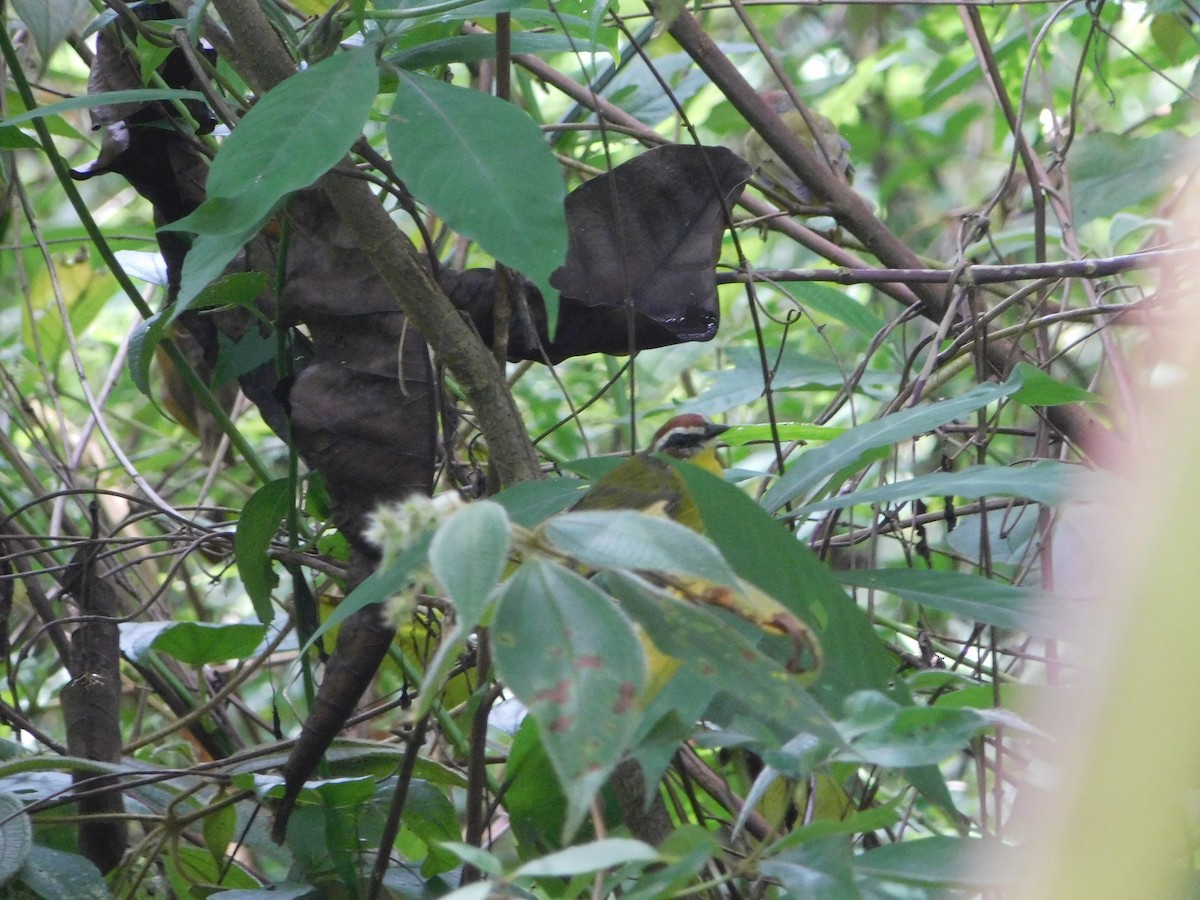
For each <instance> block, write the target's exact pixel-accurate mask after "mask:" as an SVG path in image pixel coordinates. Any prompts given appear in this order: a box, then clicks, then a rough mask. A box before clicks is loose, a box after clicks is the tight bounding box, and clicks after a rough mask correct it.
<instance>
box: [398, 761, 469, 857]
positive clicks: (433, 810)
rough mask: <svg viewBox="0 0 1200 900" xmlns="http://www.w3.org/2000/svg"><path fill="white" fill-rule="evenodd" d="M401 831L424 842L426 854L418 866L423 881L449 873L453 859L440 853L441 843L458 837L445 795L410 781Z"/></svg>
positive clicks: (427, 784) (444, 851)
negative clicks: (405, 831) (407, 831)
mask: <svg viewBox="0 0 1200 900" xmlns="http://www.w3.org/2000/svg"><path fill="white" fill-rule="evenodd" d="M404 827H406V828H408V829H409V830H410V831H412V833H413V834H415V835H416V836H417V837H418V838H420V839H421V840H422V841H424V842H425V846H426V847H427V848H428V850H429V853H428V855H427V856H426V858H425V862H424V864H423V865H422V866H421V874H422V875H424V876H425V877H426V878H431V877H433V876H434V875H440V874H441V873H443V872H449V871H450V870H451V869H453V868H454V866H455V865H456V860H457V857H455V856H454V854H452V853H450V852H449V851H447V850H444V849H442V843H443V842H444V841H448V840H454V839H455V838H457V837H459V836H460V835H461V833H462V832H461V829H460V828H459V824H458V814H457V812H455V809H454V804H453V803H451V802H450V798H449V797H447V796H446V794H445V792H443V791H440V790H438V789H437V788H436V787H435V786H434V785H432V784H430V783H429V782H427V781H418V780H414V781H413V782H412V783H411V784H410V785H409V787H408V794H407V795H406V797H405V800H404Z"/></svg>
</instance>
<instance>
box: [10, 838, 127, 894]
mask: <svg viewBox="0 0 1200 900" xmlns="http://www.w3.org/2000/svg"><path fill="white" fill-rule="evenodd" d="M18 877H19V878H20V881H21V883H22V884H23V885H25V886H26V887H27V888H29V889H30V890H31V891H34V892H35V893H36V894H37V895H38V896H39V897H70V898H71V900H108V898H109V897H110V896H111V894H110V893H109V890H108V885H107V884H105V882H104V877H103V876H102V875H101V874H100V870H99V869H97V868H96V867H95V865H93V864H92V862H91V861H90V860H87V859H85V858H84V857H82V856H78V855H76V854H74V853H66V852H64V851H62V850H52V849H51V848H49V847H38V846H34V847H32V848H30V851H29V858H28V859H26V860H25V865H24V866H22V867H21V872H20V875H19V876H18Z"/></svg>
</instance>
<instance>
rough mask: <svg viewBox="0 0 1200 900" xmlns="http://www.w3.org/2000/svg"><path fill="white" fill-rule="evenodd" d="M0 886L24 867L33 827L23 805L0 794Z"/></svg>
mask: <svg viewBox="0 0 1200 900" xmlns="http://www.w3.org/2000/svg"><path fill="white" fill-rule="evenodd" d="M0 823H3V824H0V885H3V884H7V883H8V882H9V881H10V880H11V879H12V877H13V876H14V875H16V874H17V872H18V871H19V870H20V868H21V867H22V866H23V865H25V861H26V860H27V859H28V858H29V851H30V850H31V849H32V847H33V826H32V825H31V824H30V823H29V816H28V815H26V813H25V804H24V803H22V802H21V800H20V798H18V797H14V796H13V795H12V794H0Z"/></svg>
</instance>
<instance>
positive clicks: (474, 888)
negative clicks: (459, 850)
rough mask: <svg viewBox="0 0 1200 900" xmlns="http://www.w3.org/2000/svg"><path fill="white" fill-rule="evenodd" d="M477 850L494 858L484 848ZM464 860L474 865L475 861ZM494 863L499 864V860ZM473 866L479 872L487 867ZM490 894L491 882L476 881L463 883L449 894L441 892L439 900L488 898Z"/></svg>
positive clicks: (480, 899) (482, 899)
mask: <svg viewBox="0 0 1200 900" xmlns="http://www.w3.org/2000/svg"><path fill="white" fill-rule="evenodd" d="M460 846H462V847H466V846H468V845H466V844H462V845H460ZM479 852H480V853H481V854H482V855H484V856H487V857H488V858H490V859H495V857H494V856H492V855H491V854H490V853H487V852H486V851H484V850H480V851H479ZM466 862H468V863H470V864H471V865H475V863H473V862H471V861H470V860H466ZM496 865H497V866H499V865H500V864H499V862H497V863H496ZM475 868H477V869H479V870H480V871H481V872H486V871H487V869H483V868H481V867H480V866H477V865H475ZM501 871H502V870H501ZM501 871H498V872H496V873H495V877H496V878H499V877H500V875H501ZM489 874H491V873H489ZM491 896H492V884H491V883H489V882H487V881H476V882H475V883H473V884H468V885H465V886H464V887H460V888H459V889H458V890H456V891H451V892H450V893H449V894H443V895H442V896H441V900H488V898H490V897H491Z"/></svg>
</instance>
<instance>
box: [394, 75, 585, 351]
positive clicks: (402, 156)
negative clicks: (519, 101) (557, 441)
mask: <svg viewBox="0 0 1200 900" xmlns="http://www.w3.org/2000/svg"><path fill="white" fill-rule="evenodd" d="M387 135H388V146H389V147H390V148H391V151H392V163H393V165H394V166H395V168H396V172H397V173H398V174H399V176H400V178H401V179H402V180H403V181H404V183H405V184H407V185H408V187H409V189H410V190H411V191H412V192H413V194H414V196H416V197H417V199H419V200H420V201H421V202H423V203H426V204H428V205H429V206H430V207H431V208H432V209H433V210H434V212H436V213H437V214H438V215H439V216H441V217H442V218H443V219H444V220H445V221H446V224H447V225H449V226H450V227H451V228H453V229H454V230H455V231H457V232H458V233H459V234H461V235H463V236H464V237H468V238H471V239H472V240H474V241H477V242H478V243H479V245H480V246H481V247H482V248H483V249H484V250H486V251H487V252H488V253H490V254H491V255H492V256H494V257H495V258H496V259H498V260H499V261H500V262H502V263H504V264H505V265H507V266H511V267H512V268H514V269H516V270H517V271H518V272H520V273H521V274H523V275H524V276H525V277H526V278H528V279H530V280H531V281H532V282H533V283H534V284H536V285H537V287H538V289H539V290H540V291H541V292H542V296H543V297H545V298H546V302H547V306H548V308H549V307H550V306H551V305H552V304H553V302H554V301H553V298H555V297H557V296H558V294H557V292H556V291H555V290H554V289H553V288H552V287H550V273H551V272H553V271H554V270H555V269H556V268H558V267H559V266H560V265H562V262H563V259H564V258H565V257H566V253H567V223H566V213H565V210H564V206H563V200H564V198H565V196H566V191H565V188H564V186H563V180H562V173H561V172H560V171H559V167H558V163H557V162H556V161H555V159H554V155H553V154H552V153H551V152H550V148H549V147H548V146H547V144H546V141H545V140H544V139H543V138H542V133H541V131H540V130H539V129H538V127H537V125H535V124H534V122H533V120H532V119H530V118H529V116H527V115H526V114H525V113H524V112H522V111H521V110H520V109H519V108H517V107H516V106H513V105H512V104H511V103H506V102H504V101H503V100H499V99H497V98H496V97H492V96H490V95H488V94H484V93H482V92H481V91H474V90H468V89H466V88H460V87H455V86H453V85H449V84H445V83H443V82H440V81H437V80H435V79H432V78H427V77H425V76H422V75H414V74H412V73H410V72H401V73H400V81H399V84H398V85H397V88H396V102H395V105H394V106H393V107H392V111H391V113H390V114H389V116H388V123H387ZM498 135H503V139H502V140H497V136H498ZM551 318H552V319H553V316H552V317H551ZM551 333H553V331H551Z"/></svg>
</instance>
